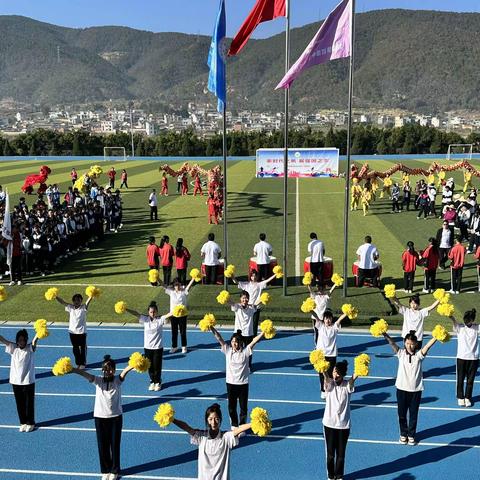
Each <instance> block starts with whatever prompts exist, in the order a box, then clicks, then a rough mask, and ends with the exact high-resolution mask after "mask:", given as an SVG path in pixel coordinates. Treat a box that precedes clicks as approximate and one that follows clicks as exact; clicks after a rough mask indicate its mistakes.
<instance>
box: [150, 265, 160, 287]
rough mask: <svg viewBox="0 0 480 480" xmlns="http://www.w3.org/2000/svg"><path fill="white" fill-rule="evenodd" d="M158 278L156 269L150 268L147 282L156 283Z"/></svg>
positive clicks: (158, 274)
mask: <svg viewBox="0 0 480 480" xmlns="http://www.w3.org/2000/svg"><path fill="white" fill-rule="evenodd" d="M159 278H160V273H159V271H158V270H157V269H155V268H152V269H150V270H149V271H148V281H149V282H150V283H157V282H158V279H159Z"/></svg>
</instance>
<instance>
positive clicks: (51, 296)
mask: <svg viewBox="0 0 480 480" xmlns="http://www.w3.org/2000/svg"><path fill="white" fill-rule="evenodd" d="M57 296H58V288H56V287H52V288H49V289H48V290H47V291H46V292H45V299H46V300H48V301H50V300H55V299H56V298H57Z"/></svg>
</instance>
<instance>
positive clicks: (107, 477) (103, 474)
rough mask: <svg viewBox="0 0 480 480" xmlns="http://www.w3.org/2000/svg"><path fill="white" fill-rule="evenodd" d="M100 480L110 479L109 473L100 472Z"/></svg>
mask: <svg viewBox="0 0 480 480" xmlns="http://www.w3.org/2000/svg"><path fill="white" fill-rule="evenodd" d="M102 480H110V474H109V473H102Z"/></svg>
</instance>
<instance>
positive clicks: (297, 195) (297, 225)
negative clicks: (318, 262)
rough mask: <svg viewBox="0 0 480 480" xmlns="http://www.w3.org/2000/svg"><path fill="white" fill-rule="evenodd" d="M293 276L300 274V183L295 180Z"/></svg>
mask: <svg viewBox="0 0 480 480" xmlns="http://www.w3.org/2000/svg"><path fill="white" fill-rule="evenodd" d="M295 186H296V190H295V277H297V278H298V277H299V276H300V185H299V183H298V177H297V178H296V182H295Z"/></svg>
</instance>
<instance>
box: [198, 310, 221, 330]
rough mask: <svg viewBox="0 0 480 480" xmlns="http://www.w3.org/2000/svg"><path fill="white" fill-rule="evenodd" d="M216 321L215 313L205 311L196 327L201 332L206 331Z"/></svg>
mask: <svg viewBox="0 0 480 480" xmlns="http://www.w3.org/2000/svg"><path fill="white" fill-rule="evenodd" d="M216 323H217V320H216V319H215V315H214V314H213V313H206V314H205V315H204V316H203V318H202V319H201V320H200V321H199V322H198V327H199V328H200V330H201V331H202V332H208V331H209V330H210V327H214V326H215V325H216Z"/></svg>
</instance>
